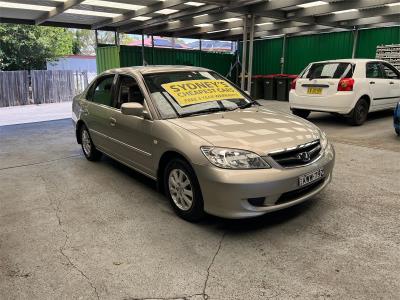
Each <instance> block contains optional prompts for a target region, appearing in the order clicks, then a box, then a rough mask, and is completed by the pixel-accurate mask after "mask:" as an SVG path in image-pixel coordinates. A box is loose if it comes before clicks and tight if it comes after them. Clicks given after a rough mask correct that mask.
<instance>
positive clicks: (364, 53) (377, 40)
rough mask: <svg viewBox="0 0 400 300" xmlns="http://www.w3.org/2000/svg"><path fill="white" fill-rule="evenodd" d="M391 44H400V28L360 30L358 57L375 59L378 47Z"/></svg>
mask: <svg viewBox="0 0 400 300" xmlns="http://www.w3.org/2000/svg"><path fill="white" fill-rule="evenodd" d="M390 44H400V27H399V26H397V27H385V28H374V29H363V30H360V31H359V33H358V45H357V51H356V57H358V58H375V51H376V46H379V45H390Z"/></svg>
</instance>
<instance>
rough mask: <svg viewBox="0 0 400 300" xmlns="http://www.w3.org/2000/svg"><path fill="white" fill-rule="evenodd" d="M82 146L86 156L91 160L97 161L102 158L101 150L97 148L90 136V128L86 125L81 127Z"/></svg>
mask: <svg viewBox="0 0 400 300" xmlns="http://www.w3.org/2000/svg"><path fill="white" fill-rule="evenodd" d="M80 134H81V146H82V151H83V154H84V155H85V157H86V158H87V159H88V160H90V161H97V160H99V159H100V158H101V155H102V154H101V152H100V151H99V150H97V149H96V147H95V146H94V144H93V141H92V138H91V137H90V134H89V130H88V129H87V127H86V126H85V125H82V127H81V131H80Z"/></svg>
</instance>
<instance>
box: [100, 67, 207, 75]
mask: <svg viewBox="0 0 400 300" xmlns="http://www.w3.org/2000/svg"><path fill="white" fill-rule="evenodd" d="M180 71H189V72H193V71H200V72H204V71H210V70H209V69H205V68H201V67H193V66H179V65H153V66H135V67H125V68H114V69H110V70H107V71H105V72H103V73H102V74H115V73H121V74H129V73H137V72H139V73H141V74H155V73H168V72H180Z"/></svg>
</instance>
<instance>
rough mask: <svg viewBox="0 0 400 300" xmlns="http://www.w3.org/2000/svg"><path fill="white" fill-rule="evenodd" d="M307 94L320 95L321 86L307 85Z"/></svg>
mask: <svg viewBox="0 0 400 300" xmlns="http://www.w3.org/2000/svg"><path fill="white" fill-rule="evenodd" d="M307 94H312V95H321V94H322V88H312V87H309V88H308V89H307Z"/></svg>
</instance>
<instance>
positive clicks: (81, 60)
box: [47, 55, 97, 73]
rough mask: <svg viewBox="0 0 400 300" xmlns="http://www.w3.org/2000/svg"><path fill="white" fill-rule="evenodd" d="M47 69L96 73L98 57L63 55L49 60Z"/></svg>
mask: <svg viewBox="0 0 400 300" xmlns="http://www.w3.org/2000/svg"><path fill="white" fill-rule="evenodd" d="M47 70H72V71H87V72H88V73H96V72H97V69H96V57H95V56H78V55H75V56H69V57H61V58H59V59H58V60H56V61H52V62H47Z"/></svg>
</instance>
